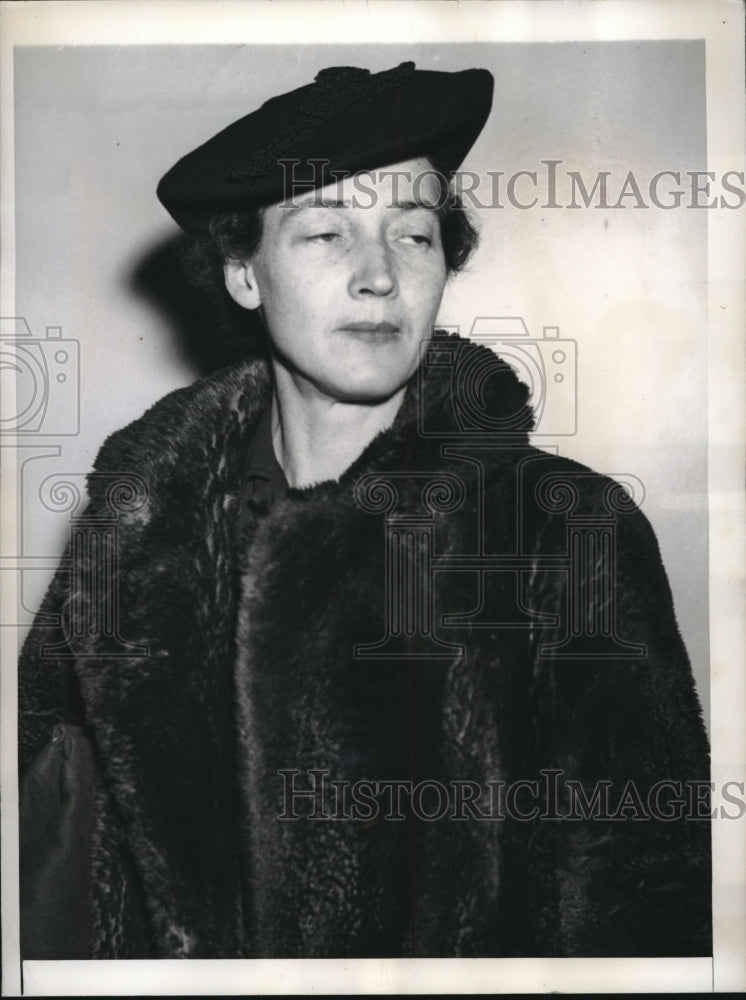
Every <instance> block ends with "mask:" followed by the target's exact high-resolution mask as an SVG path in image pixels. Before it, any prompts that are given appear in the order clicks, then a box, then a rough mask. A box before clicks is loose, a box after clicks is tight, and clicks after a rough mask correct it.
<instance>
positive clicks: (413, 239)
mask: <svg viewBox="0 0 746 1000" xmlns="http://www.w3.org/2000/svg"><path fill="white" fill-rule="evenodd" d="M400 238H401V240H402V242H406V243H410V244H412V245H414V246H428V247H429V246H430V243H431V240H430V237H429V236H424V235H423V234H422V233H406V234H405V235H404V236H402V237H400Z"/></svg>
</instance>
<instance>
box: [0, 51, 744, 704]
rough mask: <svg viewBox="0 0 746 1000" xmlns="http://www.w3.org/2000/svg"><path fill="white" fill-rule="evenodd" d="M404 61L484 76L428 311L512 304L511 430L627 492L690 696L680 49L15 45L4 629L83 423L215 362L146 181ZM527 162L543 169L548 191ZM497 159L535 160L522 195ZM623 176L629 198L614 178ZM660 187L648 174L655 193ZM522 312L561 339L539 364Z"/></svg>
mask: <svg viewBox="0 0 746 1000" xmlns="http://www.w3.org/2000/svg"><path fill="white" fill-rule="evenodd" d="M408 59H412V60H414V61H415V62H416V64H417V66H418V68H421V69H442V70H457V69H465V68H468V67H473V66H481V67H486V68H488V69H489V70H490V71H491V72H492V73H493V75H494V77H495V102H494V107H493V112H492V116H491V118H490V120H489V122H488V124H487V126H486V128H485V130H484V132H483V133H482V135H481V137H480V138H479V140H478V142H477V144H476V145H475V147H474V149H473V150H472V152H471V154H470V155H469V157H468V158H467V161H466V162H465V164H464V167H463V169H464V170H468V171H472V172H474V173H475V174H478V175H480V176H481V177H482V178H484V179H483V180H482V181H481V182H480V186H479V187H478V188H477V189H476V191H475V195H476V197H477V198H478V199H479V201H480V203H481V204H483V205H484V204H487V206H488V207H484V208H476V207H475V208H474V209H473V214H474V215H475V216H476V219H477V222H478V225H479V227H480V229H481V234H482V240H481V247H480V249H479V250H478V252H477V254H476V256H475V257H474V259H473V261H472V263H471V264H470V267H469V270H468V271H467V272H466V273H465V274H463V275H460V276H458V277H457V278H455V279H454V280H453V282H452V283H451V284H450V286H449V288H448V289H447V292H446V295H445V298H444V301H443V305H442V308H441V312H440V322H441V323H442V324H443V325H446V326H451V327H458V328H459V329H460V331H461V332H462V333H465V334H468V333H469V331H470V330H471V328H472V324H473V323H474V321H475V319H477V318H478V317H518V318H520V319H523V320H524V321H525V324H526V329H527V331H528V338H527V339H526V342H525V343H524V345H523V346H520V347H517V348H516V347H514V348H509V347H506V350H507V351H508V354H506V359H507V360H516V359H517V361H518V362H519V374H522V375H525V374H526V373H528V372H530V371H535V370H536V369H537V365H541V363H542V361H543V363H544V365H545V369H544V370H545V375H546V378H547V382H546V390H547V398H546V399H545V401H544V402H545V413H546V416H547V421H548V423H546V424H545V425H544V426H540V430H543V431H544V435H543V436H540V437H538V438H537V440H536V443H537V444H540V445H541V446H543V447H552V446H558V447H559V450H560V452H561V453H563V454H565V455H567V456H569V457H571V458H575V459H577V460H579V461H581V462H583V463H585V464H587V465H589V466H591V467H592V468H593V469H596V470H598V471H601V472H606V473H609V474H611V475H613V476H618V477H620V478H622V479H624V478H625V477H629V476H634V477H636V478H637V479H638V480H639V481H640V482H641V483H642V484H643V486H644V492H645V496H644V500H643V502H642V507H643V510H644V511H645V513H646V514H647V516H648V517H649V518H650V520H651V522H652V524H653V527H654V529H655V531H656V534H657V536H658V539H659V542H660V546H661V551H662V555H663V560H664V563H665V566H666V568H667V571H668V574H669V578H670V581H671V586H672V590H673V594H674V601H675V605H676V609H677V615H678V620H679V623H680V627H681V631H682V633H683V636H684V639H685V641H686V644H687V648H688V650H689V653H690V656H691V658H692V663H693V667H694V671H695V676H696V679H697V683H698V686H699V691H700V695H701V697H702V700H703V703H704V706H705V710H706V711H707V709H708V618H707V609H708V562H707V555H708V512H707V343H706V318H707V317H706V307H707V297H706V276H707V212H706V211H704V210H698V209H696V208H692V207H690V206H691V203H692V200H693V199H692V196H691V181H690V180H689V179H688V178H687V177H686V172H687V171H703V170H706V169H707V167H706V121H705V59H704V43H703V42H698V41H639V42H634V41H632V42H577V43H551V44H538V43H537V44H534V43H531V44H528V43H523V44H507V43H505V44H502V43H501V44H498V43H474V44H415V45H406V46H405V45H380V44H375V45H363V44H359V43H356V44H349V45H344V46H340V45H333V46H331V45H319V44H309V45H250V44H249V45H246V44H236V45H172V46H133V45H123V46H95V47H82V46H75V47H66V48H60V49H55V48H51V47H44V48H37V47H27V48H17V49H16V50H15V171H16V176H15V185H16V313H17V315H18V316H21V317H23V318H24V319H25V320H26V322H27V323H28V330H29V331H30V335H29V334H27V333H25V332H24V328H22V325H21V326H19V327H18V328H17V329H16V334H17V335H18V338H19V340H24V342H25V343H27V356H28V357H31V356H33V358H34V359H35V362H34V363H35V364H36V366H37V367H36V369H35V370H36V371H37V374H38V378H37V381H36V383H33V385H34V392H35V391H36V390H37V389H38V390H39V392H41V393H42V394H46V397H45V398H46V401H47V409H46V411H44V410H43V409H40V408H39V407H38V406H37V405H36V403H35V402H34V400H33V399H31V397H29V398H28V399H26V398H25V397H24V392H27V388H26V387H27V386H28V385H29V384H30V383H28V382H24V383H23V386H22V387H21V390H22V391H20V392H19V402H18V405H19V406H24V407H26V408H27V409H26V413H27V415H28V419H27V418H26V417H24V421H25V423H24V433H23V434H22V435H21V437H20V439H19V440H20V443H21V445H22V448H21V450H20V452H19V474H20V488H21V489H22V490H23V495H22V509H23V516H22V520H21V523H20V534H19V542H18V547H19V551H18V556H19V558H20V565H21V566H22V567H23V572H22V588H21V593H22V602H23V608H22V609H21V612H20V617H19V621H18V624H19V625H21V626H22V627H21V628H20V629H19V637H20V638H21V639H22V638H23V636H24V634H25V630H26V628H27V627H28V625H29V624H30V622H31V618H32V615H33V612H34V611H35V609H36V608H37V607H38V605H39V603H40V601H41V598H42V596H43V593H44V590H45V588H46V585H47V583H48V581H49V579H50V577H51V574H52V571H53V567H54V564H55V562H56V560H57V558H58V557H59V555H60V553H61V551H62V548H63V547H64V544H65V541H66V538H67V534H68V532H69V518H70V514H71V509H70V506H69V503H66V502H62V500H61V495H60V492H59V491H57V492H56V493H55V491H54V490H53V489H52V486H53V485H54V484H55V483H56V482H58V481H61V479H65V478H66V479H68V480H70V481H72V482H74V483H77V484H78V485H80V486H82V483H83V480H84V476H85V473H86V472H88V471H89V470H90V468H91V465H92V463H93V460H94V458H95V455H96V452H97V450H98V448H99V446H100V444H101V443H102V441H103V440H104V438H105V437H106V436H107V435H108V434H110V433H111V432H112V431H114V430H116V429H118V428H119V427H122V426H123V425H125V424H127V423H129V422H130V421H131V420H134V419H135V418H137V417H139V416H140V415H141V414H142V412H143V411H144V410H145V409H146V408H147V407H148V406H150V405H151V404H152V403H153V402H155V401H156V400H157V399H159V398H160V397H161V396H163V395H164V394H165V393H167V392H169V391H170V390H171V389H174V388H177V387H180V386H184V385H187V384H188V383H190V382H191V381H193V380H194V378H195V377H197V376H198V375H200V374H203V373H205V372H206V371H209V370H210V369H212V368H214V367H216V366H217V365H219V364H222V363H224V360H225V357H224V353H223V352H222V350H221V348H220V347H218V346H216V345H215V344H214V342H213V341H211V339H210V334H209V332H208V331H206V330H205V329H204V328H202V327H201V326H200V325H199V323H198V320H197V316H198V313H197V312H196V311H195V310H194V308H193V302H192V301H191V299H190V298H189V297H188V296H186V295H185V294H184V292H183V289H181V287H180V283H179V279H178V276H177V274H176V271H175V266H174V263H173V258H172V254H171V246H172V241H173V236H174V235H175V233H176V226H175V224H174V223H172V221H171V220H170V218H169V217H168V215H167V214H166V212H165V211H164V209H163V208H162V207H161V206H160V204H159V203H158V201H157V199H156V196H155V188H156V184H157V182H158V180H159V178H160V177H161V176H162V174H163V173H164V172H165V171H166V170H167V169H168V168H169V167H170V166H171V165H172V164H173V163H174V162H175V161H176V160H177V159H178V158H179V157H180V156H182V155H183V154H184V153H186V152H187V151H189V150H190V149H193V148H194V147H195V146H197V145H198V144H200V143H201V142H203V141H205V140H206V139H207V138H209V137H210V136H211V135H213V134H214V133H215V132H216V131H218V130H219V129H221V128H223V127H224V126H225V125H227V124H228V123H230V122H232V121H234V120H235V119H236V118H238V117H240V116H242V115H244V114H246V113H247V112H249V111H251V110H253V109H255V108H256V107H258V106H259V105H260V104H261V103H262V102H263V101H265V100H267V99H268V98H269V97H272V96H273V95H275V94H277V93H280V92H282V91H285V90H290V89H292V88H294V87H297V86H300V85H302V84H304V83H308V82H310V81H311V80H312V79H313V78H314V76H315V75H316V73H317V72H318V71H319V70H320V69H322V68H323V67H325V66H333V65H356V66H363V67H367V68H369V69H371V70H372V71H378V70H382V69H387V68H389V67H391V66H395V65H397V64H398V63H400V62H402V61H404V60H408ZM547 160H552V161H559V162H558V163H557V164H556V166H555V167H554V168H553V169H555V170H556V192H555V196H554V198H552V197H551V195H550V192H549V190H548V183H549V182H548V177H547V175H548V170H549V169H550V168H549V167H547V165H546V164H544V163H543V162H542V161H547ZM664 170H670V171H673V172H679V173H680V174H681V175H682V176H681V180H682V182H684V183H682V184H681V188H682V189H684V190H686V192H687V193H686V195H685V196H684V197H683V198H682V203H681V205H680V206H679V207H678V208H673V209H664V208H659V207H656V206H655V205H654V204H652V202H651V199H650V197H649V183H650V181H651V179H652V178H653V177H654V175H655V174H657V173H658V172H660V171H664ZM519 171H529V172H536V185H535V186H534V182H533V180H532V179H531V178H530V177H529V176H527V175H519V176H516V175H517V174H518V172H519ZM601 171H605V172H607V189H608V194H607V202H608V205H609V206H613V205H615V204H617V203H618V207H608V208H604V207H595V206H598V203H599V194H598V191H597V192H596V194H595V195H594V197H593V200H592V202H591V206H590V207H588V208H586V207H585V206H584V205H583V202H582V199H581V196H580V194H579V189H578V188H577V182H576V195H575V202H576V204H579V205H580V207H578V208H570V207H566V206H568V205H569V204H570V203H571V200H572V199H571V196H572V190H571V180H570V174H571V173H572V172H576V173H577V174H578V175H580V177H581V179H582V181H583V183H584V185H585V187H586V188H587V190H588V191H590V190H591V188H592V185H593V183H594V181H595V179H596V177H597V175H598V174H599V172H601ZM630 172H631V173H632V174H633V176H634V180H635V182H636V183H637V184H638V185H639V191H640V193H641V195H642V198H643V200H644V202H645V203H646V205H647V206H648V207H643V205H642V204H641V203H640V199H638V198H637V196H636V193H635V191H634V188H633V187H631V186H630V182H627V187H626V189H625V181H626V179H627V178H628V175H629V174H630ZM511 178H514V180H513V185H514V187H513V198H512V201H513V204H511V199H510V197H509V193H508V187H507V186H508V184H509V182H510V180H511ZM676 187H677V184H676V183H675V182H674V181H673V179H671V178H668V179H664V182H662V183H661V184H660V188H659V191H660V197H661V200H662V201H665V202H666V203H668V204H670V203H671V202H672V196H671V195H670V193H667V192H670V191H672V190H673V189H675V188H676ZM623 190H626V191H627V196H626V197H624V198H621V199H620V194H622V192H623ZM714 193H715V194H718V191H717V190H716V191H715V192H714ZM720 193H722V192H720ZM536 196H538V201H537V203H536V204H535V205H534V206H532V207H530V208H520V207H518V203H522V204H528V203H529V202H531V201H532V199H533V198H534V197H536ZM732 197H733V196H731V199H732ZM709 200H711V196H709V197H706V196H704V195H700V196H699V201H700V202H702V203H704V202H706V201H709ZM555 203H556V204H557V205H559V206H561V207H553V205H554V204H555ZM3 323H4V324H5V325H4V331H3V333H4V335H5V336H7V335H8V333H9V332H11V333H12V331H10V329H9V327H8V325H7V323H8V321H7V320H3ZM515 323H516V321H515V320H514V321H513V324H512V325H513V328H514V329H515V328H516V327H515ZM519 326H520V324H519ZM544 327H558V328H559V331H558V332H559V338H560V339H561V340H563V341H565V344H564V345H560V346H561V349H562V354H563V355H564V357H565V359H566V360H565V361H563V362H561V364H560V368H553V367H552V366H553V365H554V364H559V362H555V361H553V360H552V359H553V358H554V356H555V353H556V350H557V348H556V345H553V349H551V350H550V349H549V348H548V347H547V345H546V344H541V341H542V339H543V330H544ZM48 328H52V329H51V330H48ZM490 328H492V327H490ZM494 328H495V329H504V326H499V325H498V327H494ZM554 332H555V333H556V331H554ZM29 337H30V339H29ZM529 340H530V343H529ZM63 341H64V343H63ZM29 345H31V346H29ZM6 349H7V348H6ZM29 351H30V354H29V353H28V352H29ZM573 353H575V354H576V357H577V370H576V372H573V371H572V366H571V365H570V363H569V362H570V361H571V359H572V356H573ZM557 356H558V357H559V355H557ZM521 358H523V360H524V361H525V364H524V365H523V366H521V364H520V362H521ZM538 359H542V360H541V361H539V360H538ZM76 363H79V370H78V372H77V373H76V371H75V365H76ZM559 373H564V374H563V381H562V382H561V383H555V382H554V380H553V379H554V374H559ZM59 375H63V376H64V379H63V380H58V376H59ZM19 385H20V383H19ZM550 393H553V395H552V396H551V398H549V394H550ZM27 394H28V393H27ZM31 395H33V393H32V394H31ZM575 417H577V421H576V426H575V424H574V421H575ZM550 424H551V426H550ZM572 430H574V433H568V431H572ZM50 477H51V478H50ZM73 512H74V511H73Z"/></svg>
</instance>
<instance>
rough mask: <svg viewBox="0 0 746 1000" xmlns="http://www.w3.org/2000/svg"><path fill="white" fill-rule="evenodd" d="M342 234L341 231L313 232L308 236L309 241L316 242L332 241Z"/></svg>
mask: <svg viewBox="0 0 746 1000" xmlns="http://www.w3.org/2000/svg"><path fill="white" fill-rule="evenodd" d="M340 236H341V234H340V233H331V232H330V233H311V234H310V235H309V236H306V239H307V240H308V241H313V242H315V243H331V242H332V241H333V240H335V239H338V238H339V237H340Z"/></svg>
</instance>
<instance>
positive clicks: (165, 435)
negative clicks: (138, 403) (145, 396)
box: [89, 361, 269, 493]
mask: <svg viewBox="0 0 746 1000" xmlns="http://www.w3.org/2000/svg"><path fill="white" fill-rule="evenodd" d="M268 394H269V376H268V373H267V367H266V364H264V362H262V361H240V362H238V363H236V364H233V365H231V366H229V367H226V368H222V369H220V370H218V371H216V372H211V373H210V374H208V375H204V376H202V377H201V378H198V379H197V380H196V381H195V382H193V383H192V384H191V385H188V386H185V387H183V388H179V389H174V390H173V391H172V392H169V393H168V394H167V395H166V396H163V397H162V398H161V399H159V400H158V401H157V402H155V403H153V404H152V405H151V406H150V407H149V408H148V409H147V410H146V411H145V412H144V413H143V415H142V416H141V417H138V418H137V419H136V420H134V421H132V422H131V423H129V424H127V425H126V426H124V427H122V428H120V429H119V430H117V431H114V433H113V434H111V435H109V437H108V438H106V440H105V441H104V443H103V444H102V446H101V448H100V450H99V452H98V455H97V457H96V460H95V462H94V466H93V470H94V471H93V474H92V475H91V476H89V493H91V490H93V492H94V493H95V491H96V485H95V483H96V479H97V478H100V477H101V476H105V475H107V474H111V473H128V472H135V473H137V472H138V471H139V470H142V469H143V468H150V467H153V466H156V467H157V466H159V465H161V464H164V463H165V464H171V463H174V462H178V461H179V460H180V459H182V457H183V455H184V453H187V454H188V453H195V451H199V449H200V446H201V445H203V444H204V443H206V442H209V441H215V440H216V438H219V437H220V435H221V433H225V428H226V425H227V424H228V423H233V424H235V423H236V421H238V422H239V423H241V422H249V421H251V420H252V418H253V417H254V416H255V415H256V414H257V413H258V411H259V410H260V409H262V407H263V405H264V403H266V400H267V398H268Z"/></svg>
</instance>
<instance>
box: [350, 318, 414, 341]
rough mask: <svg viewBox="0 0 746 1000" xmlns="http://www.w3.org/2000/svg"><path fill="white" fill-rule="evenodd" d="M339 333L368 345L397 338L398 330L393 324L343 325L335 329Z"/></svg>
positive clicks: (355, 323) (358, 323) (357, 323)
mask: <svg viewBox="0 0 746 1000" xmlns="http://www.w3.org/2000/svg"><path fill="white" fill-rule="evenodd" d="M337 332H339V333H349V334H351V335H352V336H353V337H355V338H357V339H358V340H364V341H367V342H369V343H378V342H386V341H389V340H394V339H395V338H396V337H398V335H399V333H400V332H401V331H400V328H399V327H398V326H396V324H394V323H360V322H353V323H343V324H342V325H341V326H338V327H337Z"/></svg>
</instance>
